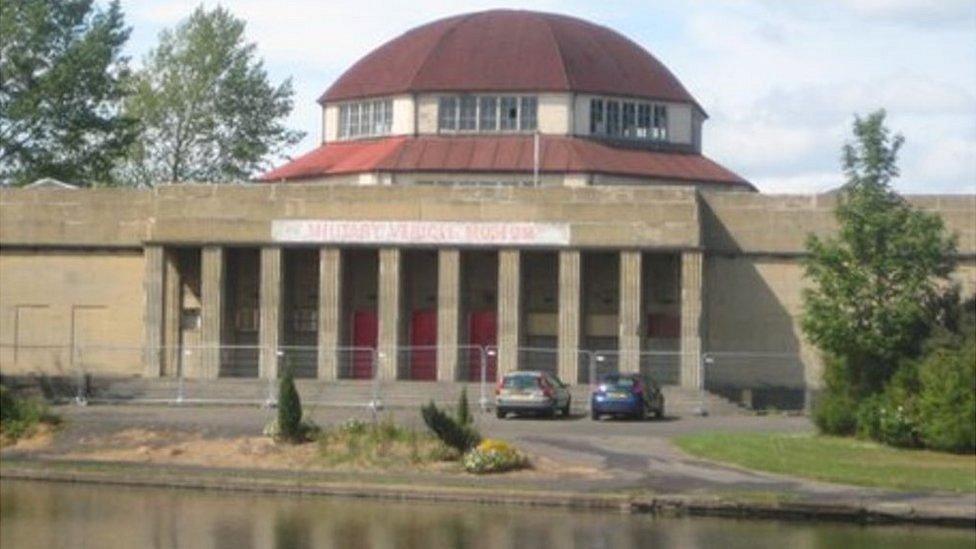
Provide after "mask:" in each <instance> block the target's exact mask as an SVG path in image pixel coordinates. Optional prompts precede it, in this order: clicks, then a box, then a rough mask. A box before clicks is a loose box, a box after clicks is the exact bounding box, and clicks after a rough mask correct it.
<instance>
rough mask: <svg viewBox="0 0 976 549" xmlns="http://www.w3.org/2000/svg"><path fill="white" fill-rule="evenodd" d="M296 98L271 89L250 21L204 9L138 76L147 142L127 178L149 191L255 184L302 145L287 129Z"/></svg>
mask: <svg viewBox="0 0 976 549" xmlns="http://www.w3.org/2000/svg"><path fill="white" fill-rule="evenodd" d="M292 95H293V91H292V86H291V80H290V79H287V80H285V81H284V82H282V83H281V84H278V85H277V86H275V85H273V84H272V83H271V82H270V81H269V77H268V74H267V71H266V70H265V68H264V65H263V63H262V62H261V61H260V60H259V59H257V57H256V48H255V45H254V44H253V43H248V42H246V41H245V36H244V22H243V21H241V20H239V19H237V18H235V17H234V16H233V15H232V14H231V13H230V12H228V11H227V10H225V9H224V8H221V7H217V8H215V9H213V10H210V11H207V10H205V9H204V8H203V7H198V8H197V9H196V10H195V11H194V12H193V14H192V15H191V16H190V17H189V18H188V19H186V20H185V21H183V22H182V23H180V24H179V25H178V26H177V27H176V28H175V29H173V30H166V31H164V32H163V33H161V35H160V40H159V45H158V46H157V47H156V48H155V49H153V50H152V51H151V52H150V53H149V54H148V56H147V57H146V60H145V63H144V67H143V69H142V70H140V71H139V72H138V73H137V74H136V76H135V83H134V93H133V95H132V96H131V97H130V98H129V99H128V100H127V101H126V105H125V107H126V108H125V111H126V113H127V114H128V115H129V116H131V117H132V118H134V119H137V120H139V129H140V138H139V139H138V140H137V141H136V142H135V143H134V144H133V147H132V150H131V152H130V156H129V161H128V162H127V163H126V164H125V165H124V167H123V168H122V169H121V170H120V173H121V174H122V177H123V178H124V179H126V180H127V181H130V182H132V183H139V184H149V185H152V184H157V183H168V182H183V181H208V182H230V181H238V180H242V179H247V178H249V177H251V176H253V175H255V174H256V173H258V172H259V171H261V170H264V169H267V168H268V167H270V162H271V160H272V159H273V158H274V157H275V155H277V154H279V153H280V152H281V151H282V149H284V148H285V147H287V146H289V145H292V144H294V143H296V142H297V141H298V140H299V139H301V137H302V134H301V133H300V132H297V131H293V130H289V129H288V128H287V127H285V125H284V121H285V118H286V117H287V116H288V114H289V113H290V112H291V109H292Z"/></svg>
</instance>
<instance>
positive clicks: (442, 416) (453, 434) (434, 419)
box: [420, 400, 481, 454]
mask: <svg viewBox="0 0 976 549" xmlns="http://www.w3.org/2000/svg"><path fill="white" fill-rule="evenodd" d="M420 414H421V416H423V418H424V423H425V424H426V425H427V428H428V429H430V430H431V431H432V432H433V433H434V434H435V435H437V438H439V439H440V440H441V441H442V442H443V443H444V444H446V445H448V446H450V447H451V448H454V449H455V450H457V451H458V452H459V453H462V454H463V453H464V452H467V451H468V450H470V449H471V448H474V447H475V446H477V445H478V443H479V442H481V435H480V434H479V433H478V431H477V430H475V429H474V428H473V427H472V426H470V425H463V424H461V422H460V421H458V420H456V419H455V418H453V417H451V416H449V415H448V414H446V413H444V411H443V410H440V409H438V408H437V406H436V405H435V404H434V401H433V400H431V401H430V404H427V405H426V406H421V408H420Z"/></svg>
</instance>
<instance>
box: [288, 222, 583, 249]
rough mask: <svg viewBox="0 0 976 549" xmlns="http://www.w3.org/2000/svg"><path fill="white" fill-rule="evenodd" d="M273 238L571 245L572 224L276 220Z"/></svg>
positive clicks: (334, 241)
mask: <svg viewBox="0 0 976 549" xmlns="http://www.w3.org/2000/svg"><path fill="white" fill-rule="evenodd" d="M271 238H272V240H274V241H275V242H296V243H298V242H303V243H316V244H404V245H409V244H417V245H429V244H448V245H478V246H568V245H569V224H567V223H496V222H490V223H484V222H472V223H467V222H462V221H324V220H315V219H276V220H274V221H272V222H271Z"/></svg>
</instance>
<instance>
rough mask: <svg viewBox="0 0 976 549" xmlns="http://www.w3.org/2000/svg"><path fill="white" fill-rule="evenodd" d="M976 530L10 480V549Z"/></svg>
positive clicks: (880, 542)
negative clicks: (662, 515)
mask: <svg viewBox="0 0 976 549" xmlns="http://www.w3.org/2000/svg"><path fill="white" fill-rule="evenodd" d="M974 546H976V531H974V530H962V529H940V528H933V527H904V526H898V527H891V526H887V527H881V526H871V527H864V526H856V525H845V524H814V523H807V522H775V521H752V520H729V519H706V518H654V517H650V516H645V515H623V514H615V513H592V512H571V511H561V510H551V509H537V508H527V507H500V506H478V505H460V504H421V503H413V502H407V503H403V502H387V501H376V500H366V499H342V498H327V497H297V496H277V495H265V494H248V493H231V492H204V491H191V490H172V489H163V488H127V487H117V486H97V485H82V484H60V483H46V482H30V481H7V480H5V481H3V482H2V483H0V547H3V549H15V548H19V547H45V548H46V547H51V548H57V547H93V548H105V549H111V548H116V547H119V548H122V547H124V548H136V547H160V548H163V547H193V548H197V547H200V548H215V549H219V548H227V549H247V548H250V547H255V548H276V549H281V548H293V547H324V548H334V549H357V548H383V549H386V548H394V547H397V548H399V547H403V548H417V549H440V548H469V547H470V548H487V547H492V548H494V547H502V548H523V547H524V548H554V549H555V548H559V549H563V548H607V549H610V548H627V549H630V548H638V547H681V548H696V547H721V548H722V549H736V548H740V547H741V548H747V547H748V548H755V547H776V548H780V547H803V548H810V549H812V548H819V547H823V548H828V547H829V548H842V547H885V548H900V547H926V548H941V547H966V548H970V549H971V548H972V547H974Z"/></svg>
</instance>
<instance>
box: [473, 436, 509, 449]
mask: <svg viewBox="0 0 976 549" xmlns="http://www.w3.org/2000/svg"><path fill="white" fill-rule="evenodd" d="M478 450H480V451H482V452H485V453H487V452H499V453H508V452H513V451H514V450H515V448H514V447H513V446H512V445H511V444H509V443H507V442H505V441H504V440H499V439H496V438H486V439H484V440H482V441H481V444H479V445H478Z"/></svg>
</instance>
